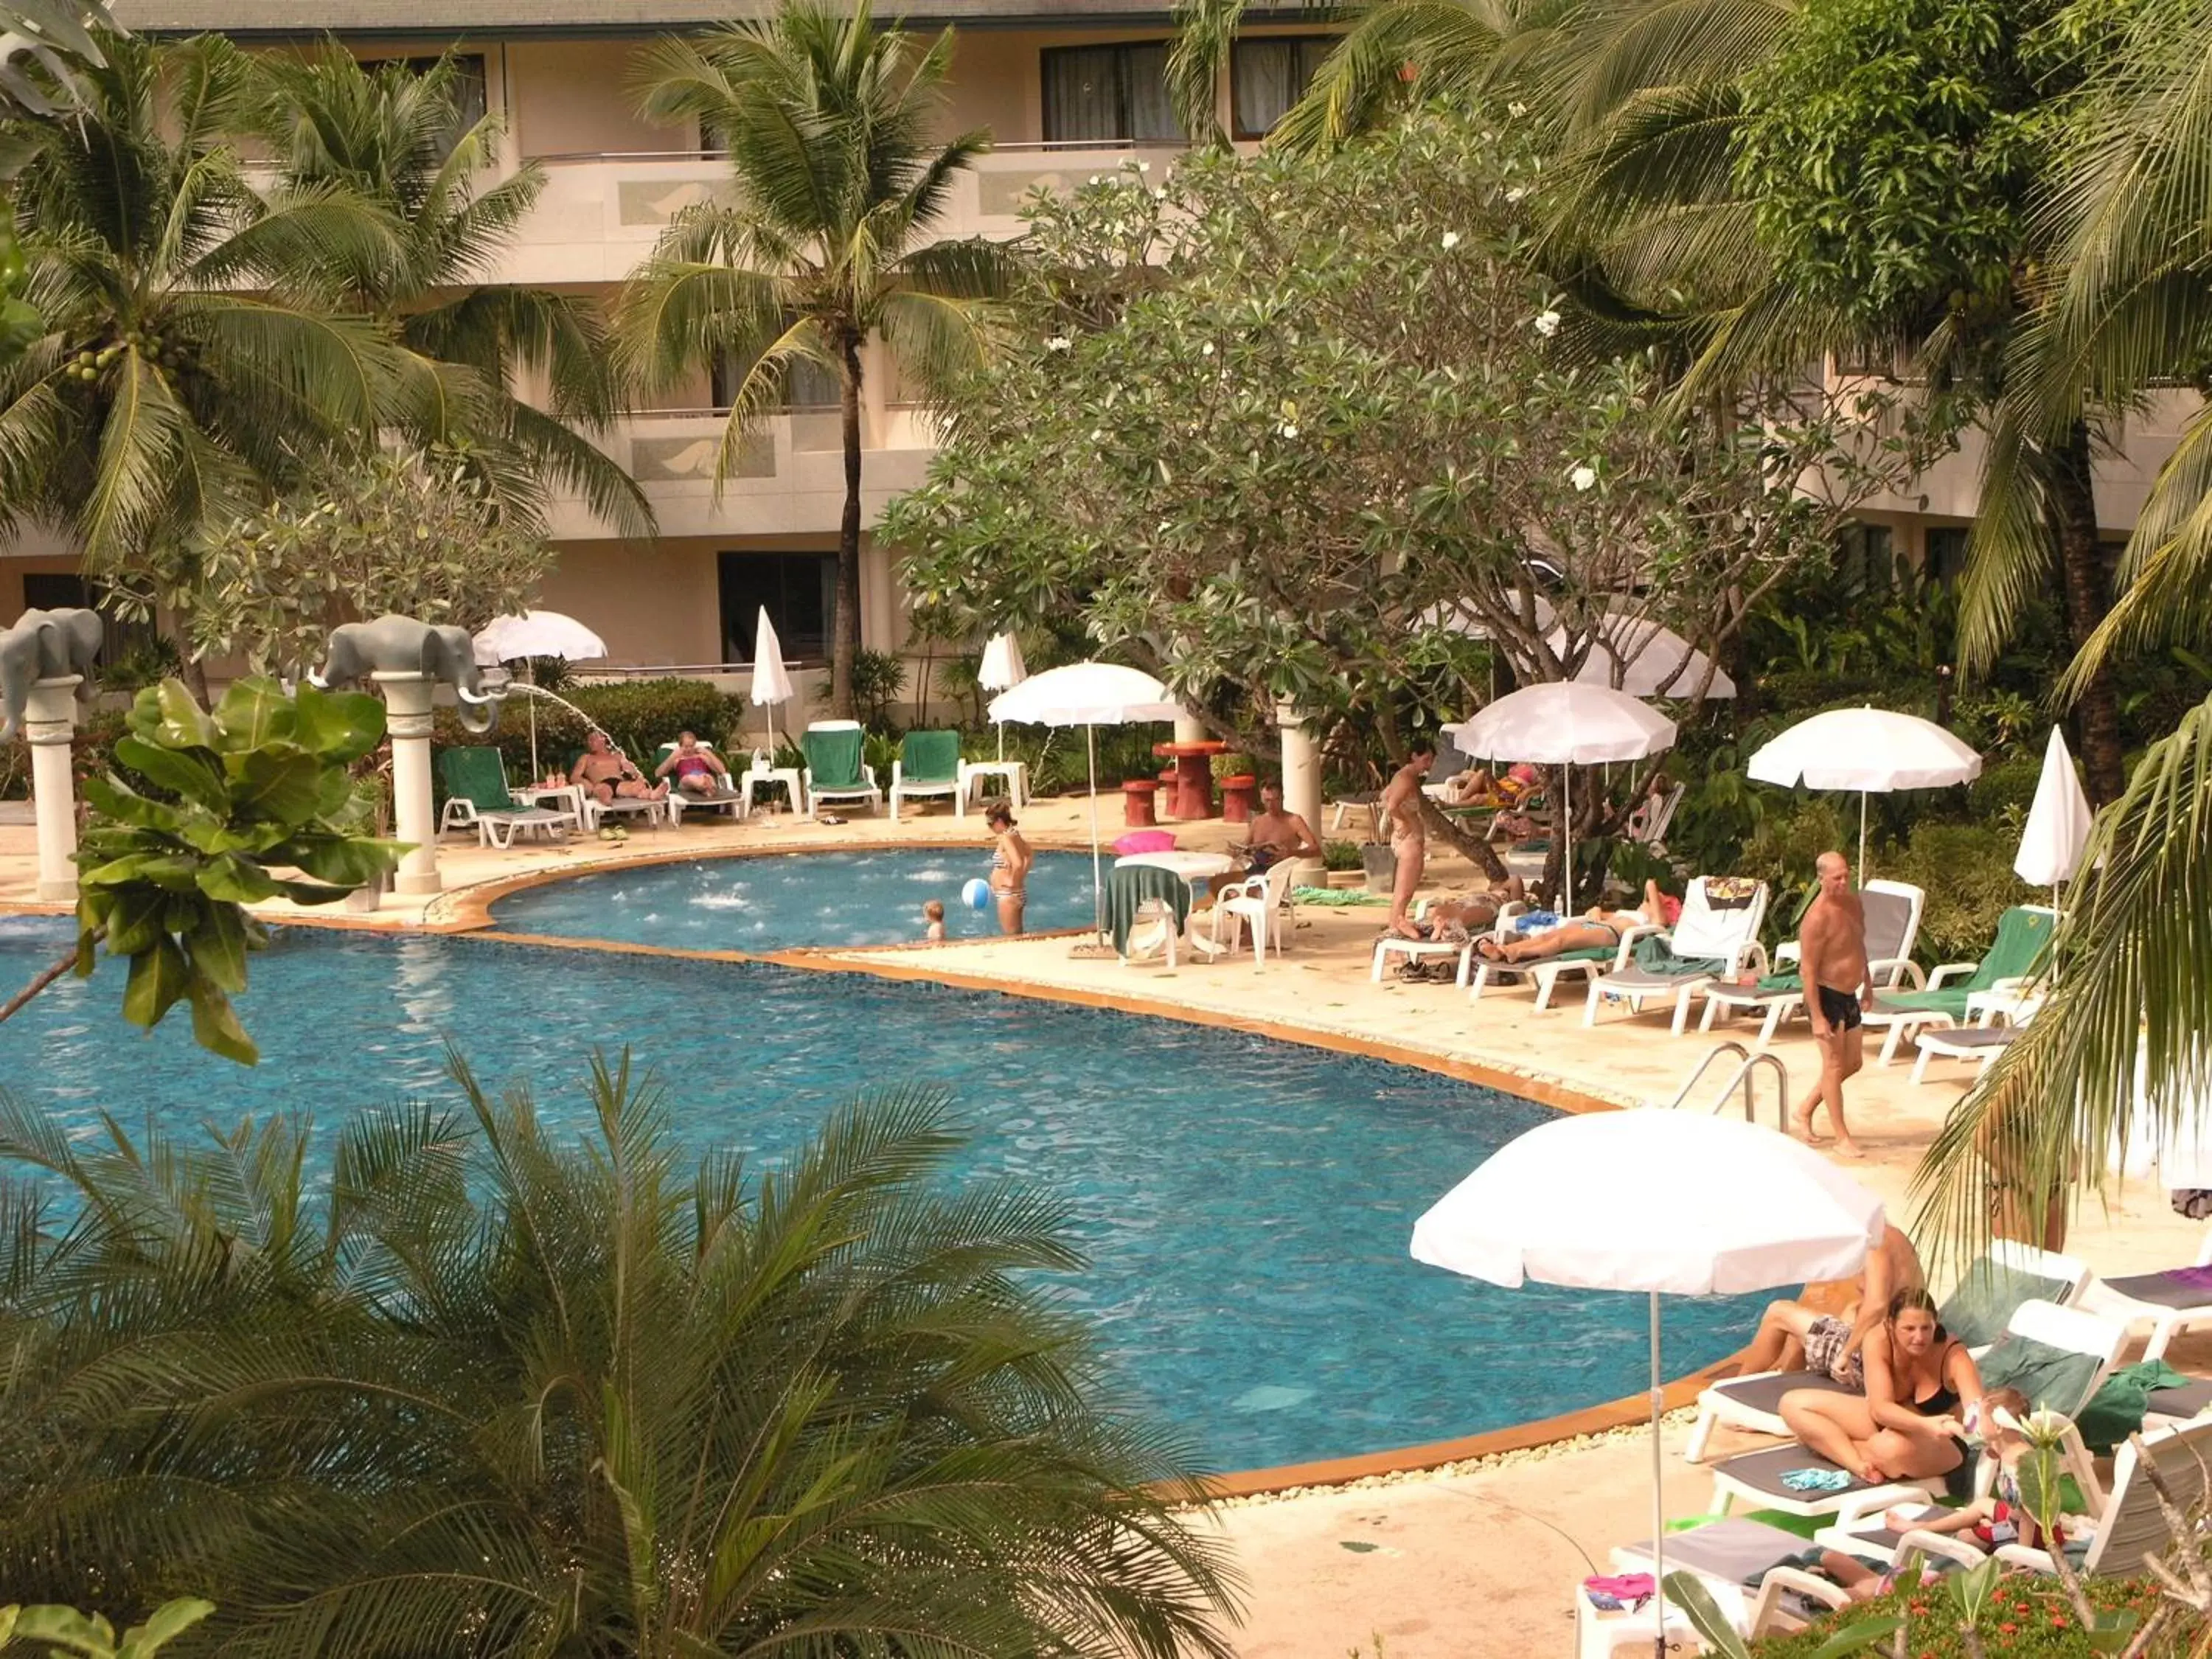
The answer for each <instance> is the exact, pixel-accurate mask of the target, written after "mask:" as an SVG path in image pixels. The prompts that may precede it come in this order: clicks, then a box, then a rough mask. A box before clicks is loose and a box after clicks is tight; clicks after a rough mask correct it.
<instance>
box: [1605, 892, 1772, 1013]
mask: <svg viewBox="0 0 2212 1659" xmlns="http://www.w3.org/2000/svg"><path fill="white" fill-rule="evenodd" d="M1715 879H1717V878H1714V877H1711V876H1699V878H1697V879H1695V880H1694V881H1692V883H1691V884H1690V885H1689V890H1688V891H1687V892H1686V893H1685V894H1684V895H1683V897H1682V914H1681V915H1680V918H1679V919H1678V920H1677V921H1675V923H1674V926H1673V927H1670V928H1667V929H1664V930H1663V932H1664V933H1665V936H1666V939H1667V941H1668V944H1669V945H1672V946H1673V947H1674V952H1675V954H1676V955H1677V956H1680V957H1690V958H1693V959H1702V960H1710V961H1715V962H1718V963H1720V964H1721V967H1720V970H1719V971H1718V972H1717V973H1712V974H1655V973H1647V972H1645V971H1644V969H1640V968H1636V967H1632V966H1630V965H1628V964H1627V963H1623V964H1622V965H1621V966H1620V967H1618V968H1616V969H1614V970H1613V972H1612V973H1610V974H1607V975H1602V976H1601V977H1599V978H1596V979H1594V980H1592V981H1590V987H1589V1001H1588V1002H1587V1003H1586V1004H1585V1005H1584V1006H1583V1024H1584V1025H1595V1024H1597V1011H1598V1006H1599V1005H1600V1004H1601V1003H1603V1002H1605V1001H1607V1000H1613V1001H1617V1002H1625V1003H1626V1004H1627V1005H1628V1007H1629V1010H1630V1012H1632V1013H1641V1012H1644V1004H1645V1003H1646V1002H1651V1001H1668V1000H1671V1001H1672V1002H1673V1003H1674V1035H1675V1036H1681V1035H1682V1031H1683V1029H1684V1028H1685V1027H1686V1026H1687V1025H1688V1024H1689V1022H1690V1000H1691V999H1692V997H1694V996H1696V995H1697V994H1698V993H1699V992H1700V991H1702V990H1704V989H1705V987H1707V986H1709V985H1711V984H1712V983H1713V982H1714V981H1716V980H1725V979H1733V978H1735V977H1737V976H1738V975H1741V973H1742V972H1743V970H1744V969H1746V968H1747V967H1748V966H1753V965H1754V964H1755V965H1756V966H1757V967H1758V968H1759V969H1761V970H1764V969H1765V965H1766V947H1765V945H1761V944H1760V943H1759V922H1760V921H1762V920H1763V919H1764V918H1765V915H1766V900H1767V891H1766V884H1765V882H1760V883H1759V884H1758V887H1757V890H1756V891H1754V892H1753V895H1752V896H1751V899H1750V901H1749V902H1747V903H1744V904H1741V905H1733V906H1729V907H1727V908H1721V907H1718V906H1716V905H1714V904H1712V903H1711V902H1710V901H1709V900H1708V897H1707V890H1708V884H1710V883H1711V882H1712V881H1714V880H1715ZM1646 931H1661V930H1646ZM1621 942H1622V944H1624V945H1626V943H1627V942H1628V941H1627V940H1626V939H1623V940H1622V941H1621Z"/></svg>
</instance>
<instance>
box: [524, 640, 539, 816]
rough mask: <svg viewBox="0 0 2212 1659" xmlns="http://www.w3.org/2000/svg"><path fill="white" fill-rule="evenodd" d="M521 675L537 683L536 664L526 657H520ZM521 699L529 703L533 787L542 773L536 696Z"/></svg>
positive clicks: (531, 682) (531, 779) (531, 778)
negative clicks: (540, 769) (540, 768)
mask: <svg viewBox="0 0 2212 1659" xmlns="http://www.w3.org/2000/svg"><path fill="white" fill-rule="evenodd" d="M522 675H523V678H525V679H526V680H527V681H529V683H530V684H532V685H533V686H534V685H536V684H538V665H537V664H536V663H534V662H532V661H531V659H529V658H527V657H525V658H524V659H522ZM523 701H524V702H526V703H528V704H529V705H530V781H531V785H532V787H536V786H537V783H538V780H539V779H540V778H541V777H543V776H544V774H543V773H541V772H540V771H538V698H537V696H536V695H535V694H534V693H533V694H532V696H527V697H526V698H524V699H523Z"/></svg>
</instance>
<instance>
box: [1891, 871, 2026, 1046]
mask: <svg viewBox="0 0 2212 1659" xmlns="http://www.w3.org/2000/svg"><path fill="white" fill-rule="evenodd" d="M2057 920H2058V913H2057V911H2055V910H2053V909H2052V908H2051V907H2050V906H2049V905H2047V904H2015V906H2013V908H2011V909H2009V910H2008V911H2006V912H2005V913H2004V915H2002V916H2000V917H1998V918H1997V933H1996V939H1993V940H1991V941H1990V951H1989V954H1988V955H1987V956H1985V957H1983V958H1982V959H1981V960H1980V961H1979V962H1947V963H1944V964H1943V965H1942V967H1940V968H1938V969H1936V971H1935V972H1933V973H1932V974H1930V975H1928V987H1927V988H1926V989H1925V990H1922V991H1899V992H1888V993H1882V994H1876V996H1875V1000H1874V1006H1873V1007H1871V1008H1869V1010H1868V1011H1867V1016H1866V1024H1867V1029H1868V1030H1887V1031H1888V1033H1889V1035H1888V1036H1887V1038H1885V1039H1884V1040H1883V1042H1882V1045H1881V1061H1880V1063H1881V1064H1882V1065H1884V1066H1887V1065H1889V1064H1891V1063H1892V1062H1893V1061H1894V1060H1896V1058H1897V1049H1898V1045H1899V1043H1901V1042H1903V1041H1904V1040H1905V1037H1906V1036H1908V1035H1909V1034H1911V1032H1914V1031H1917V1030H1920V1029H1921V1028H1923V1027H1925V1026H1931V1025H1935V1026H1943V1025H1964V1024H1966V1023H1967V1022H1968V1021H1969V1020H1970V1019H1972V1018H1973V1006H1972V1005H1973V1002H1974V1000H1975V999H1976V998H1977V997H1990V996H1993V995H2002V994H2006V993H2018V992H2022V991H2025V990H2027V988H2028V987H2029V986H2030V985H2032V984H2033V982H2034V977H2035V974H2036V971H2037V969H2039V967H2040V965H2041V963H2042V959H2043V956H2044V952H2045V949H2046V947H2048V945H2050V943H2051V930H2052V928H2053V927H2056V926H2057Z"/></svg>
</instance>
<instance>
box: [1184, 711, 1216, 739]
mask: <svg viewBox="0 0 2212 1659" xmlns="http://www.w3.org/2000/svg"><path fill="white" fill-rule="evenodd" d="M1212 735H1213V733H1212V732H1209V731H1207V730H1206V722H1205V721H1204V720H1196V719H1194V718H1193V717H1192V716H1190V715H1188V714H1177V715H1176V733H1175V740H1176V742H1177V743H1204V742H1206V740H1207V739H1208V738H1211V737H1212Z"/></svg>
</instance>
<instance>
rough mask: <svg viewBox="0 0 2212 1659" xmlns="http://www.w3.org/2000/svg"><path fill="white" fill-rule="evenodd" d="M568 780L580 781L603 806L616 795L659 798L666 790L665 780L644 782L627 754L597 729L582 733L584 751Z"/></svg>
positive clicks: (627, 797)
mask: <svg viewBox="0 0 2212 1659" xmlns="http://www.w3.org/2000/svg"><path fill="white" fill-rule="evenodd" d="M568 781H569V782H571V783H576V784H581V785H582V786H583V787H585V788H586V789H587V790H589V791H590V792H591V794H592V799H594V800H596V801H598V802H599V805H602V806H605V805H607V804H608V803H609V802H610V801H611V800H613V799H615V797H616V796H617V795H620V796H622V797H623V799H628V800H659V799H661V798H662V797H664V796H665V795H666V794H667V793H668V783H667V781H666V780H665V779H664V780H663V781H660V782H659V783H658V784H653V783H647V781H645V774H644V773H642V772H641V771H639V770H638V769H637V768H636V767H635V765H634V764H632V763H631V761H630V758H629V756H627V755H625V754H623V751H622V750H619V749H617V748H616V747H615V746H614V745H613V744H611V743H609V742H608V741H607V734H606V733H605V732H600V731H596V730H595V731H592V732H589V733H587V734H586V736H585V738H584V752H583V753H582V754H580V755H579V756H577V757H576V763H575V765H574V767H572V768H571V769H569V772H568Z"/></svg>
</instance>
